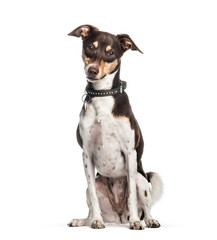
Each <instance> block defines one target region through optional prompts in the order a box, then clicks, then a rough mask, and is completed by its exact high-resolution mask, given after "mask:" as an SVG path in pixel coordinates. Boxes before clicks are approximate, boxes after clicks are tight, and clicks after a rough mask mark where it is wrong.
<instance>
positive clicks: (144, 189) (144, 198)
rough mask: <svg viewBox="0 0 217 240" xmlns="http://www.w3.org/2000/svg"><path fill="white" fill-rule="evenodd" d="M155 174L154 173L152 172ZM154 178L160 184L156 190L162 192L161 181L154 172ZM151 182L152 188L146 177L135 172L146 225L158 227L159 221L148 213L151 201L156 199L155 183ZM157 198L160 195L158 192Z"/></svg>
mask: <svg viewBox="0 0 217 240" xmlns="http://www.w3.org/2000/svg"><path fill="white" fill-rule="evenodd" d="M152 174H155V173H152ZM155 178H157V180H158V181H159V182H158V184H160V185H161V186H158V187H159V188H160V189H159V190H158V191H161V192H162V182H161V180H160V178H159V177H158V176H157V175H156V174H155ZM151 183H152V189H150V186H149V182H148V181H147V179H146V178H144V177H143V176H142V175H141V174H140V173H137V193H138V198H139V205H140V206H141V208H142V209H143V211H144V221H145V224H146V226H147V227H149V228H158V227H160V223H159V222H158V221H157V220H154V219H153V218H152V216H151V214H150V210H151V206H152V205H153V203H154V202H155V201H156V200H157V199H155V198H154V197H156V195H154V194H156V187H157V186H156V185H154V184H153V181H151ZM161 192H160V193H159V196H158V198H159V197H160V194H161Z"/></svg>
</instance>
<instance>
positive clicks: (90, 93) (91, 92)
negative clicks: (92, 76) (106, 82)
mask: <svg viewBox="0 0 217 240" xmlns="http://www.w3.org/2000/svg"><path fill="white" fill-rule="evenodd" d="M126 88H127V83H126V82H125V81H120V86H119V87H117V88H112V89H110V90H95V89H92V88H89V86H88V85H87V87H86V89H85V90H86V94H85V95H86V97H87V98H88V97H89V99H91V98H93V97H106V96H114V95H116V94H118V93H122V92H123V91H124V90H125V89H126ZM89 99H88V100H89Z"/></svg>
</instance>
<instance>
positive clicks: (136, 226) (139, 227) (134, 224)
mask: <svg viewBox="0 0 217 240" xmlns="http://www.w3.org/2000/svg"><path fill="white" fill-rule="evenodd" d="M130 229H133V230H143V229H144V226H143V225H142V223H141V222H140V221H136V222H131V223H130Z"/></svg>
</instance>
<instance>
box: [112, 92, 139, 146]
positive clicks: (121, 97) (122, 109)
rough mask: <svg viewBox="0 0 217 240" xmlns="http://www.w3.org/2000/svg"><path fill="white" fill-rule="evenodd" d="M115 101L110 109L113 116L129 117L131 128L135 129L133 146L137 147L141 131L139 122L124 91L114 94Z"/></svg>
mask: <svg viewBox="0 0 217 240" xmlns="http://www.w3.org/2000/svg"><path fill="white" fill-rule="evenodd" d="M114 99H115V103H114V108H113V110H112V114H113V116H114V117H122V116H123V117H126V118H128V119H129V122H130V126H131V128H132V129H133V130H134V131H135V148H137V147H138V145H139V142H140V136H141V131H140V128H139V124H138V122H137V120H136V118H135V116H134V114H133V111H132V108H131V105H130V102H129V98H128V95H127V94H126V92H123V93H122V94H118V95H116V96H114Z"/></svg>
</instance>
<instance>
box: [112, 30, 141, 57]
mask: <svg viewBox="0 0 217 240" xmlns="http://www.w3.org/2000/svg"><path fill="white" fill-rule="evenodd" d="M117 37H118V39H119V41H120V43H121V47H122V49H123V51H124V52H125V51H127V50H128V49H131V50H137V51H139V52H141V53H143V52H142V51H141V50H140V49H139V48H138V47H137V46H136V44H135V43H134V41H133V40H132V39H131V38H130V36H129V35H127V34H118V35H117Z"/></svg>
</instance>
